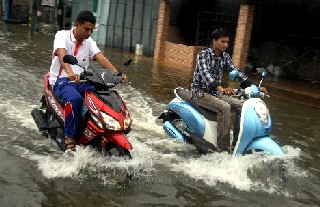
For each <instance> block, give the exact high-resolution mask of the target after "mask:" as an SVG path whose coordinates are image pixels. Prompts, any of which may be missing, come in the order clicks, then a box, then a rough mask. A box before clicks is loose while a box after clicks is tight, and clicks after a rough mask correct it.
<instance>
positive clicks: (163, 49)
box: [154, 0, 254, 70]
mask: <svg viewBox="0 0 320 207" xmlns="http://www.w3.org/2000/svg"><path fill="white" fill-rule="evenodd" d="M169 18H170V3H169V2H167V1H164V0H161V2H160V8H159V17H158V27H157V36H156V45H155V50H154V59H155V60H163V61H171V62H174V63H177V64H181V65H183V66H186V67H194V65H195V61H196V55H197V53H198V52H199V51H201V50H202V49H204V48H205V47H202V46H186V45H182V44H175V43H172V42H168V41H167V37H168V29H169ZM253 18H254V6H252V5H241V6H240V11H239V18H238V26H237V32H236V38H235V42H234V50H233V56H232V58H233V61H234V64H235V65H236V66H237V67H239V68H240V69H242V70H245V66H246V63H247V57H248V52H249V45H250V39H251V31H252V25H253Z"/></svg>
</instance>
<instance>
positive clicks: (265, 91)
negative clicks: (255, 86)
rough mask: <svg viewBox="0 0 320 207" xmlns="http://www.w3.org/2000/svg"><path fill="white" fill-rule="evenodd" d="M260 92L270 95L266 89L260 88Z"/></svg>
mask: <svg viewBox="0 0 320 207" xmlns="http://www.w3.org/2000/svg"><path fill="white" fill-rule="evenodd" d="M259 90H260V91H261V92H263V93H265V94H267V93H268V90H267V89H266V88H265V87H260V88H259Z"/></svg>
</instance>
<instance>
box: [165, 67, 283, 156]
mask: <svg viewBox="0 0 320 207" xmlns="http://www.w3.org/2000/svg"><path fill="white" fill-rule="evenodd" d="M265 75H266V74H265V73H263V74H262V78H261V81H260V84H259V87H260V85H261V83H262V81H263V78H264V76H265ZM237 76H238V71H236V70H234V71H232V72H230V74H229V78H230V79H231V80H235V79H236V78H237ZM174 93H175V94H176V98H174V99H173V100H172V101H171V102H170V103H169V104H168V105H167V106H166V109H165V110H164V112H163V113H162V114H161V115H160V116H159V119H162V120H163V129H164V130H165V131H166V133H167V134H169V135H170V136H171V137H173V138H176V139H179V140H181V141H186V142H188V143H190V144H194V145H195V146H196V148H197V149H198V151H199V152H200V153H201V154H207V153H210V152H214V151H216V148H215V146H217V114H216V113H215V112H212V111H209V110H207V109H205V108H202V107H199V106H196V105H195V104H193V103H192V101H191V92H190V91H188V90H186V89H183V88H176V89H175V90H174ZM234 94H235V95H234V97H237V98H239V99H242V100H244V103H243V107H242V110H241V117H240V132H239V135H238V141H237V143H236V145H235V147H234V150H233V155H244V154H251V153H254V152H259V153H265V154H284V151H283V149H282V148H281V146H279V145H278V144H277V143H276V142H275V141H274V140H273V139H271V137H270V136H269V135H270V133H271V129H272V122H271V117H270V114H269V110H268V108H267V106H266V104H265V103H264V102H263V101H262V100H261V99H260V98H263V97H264V96H265V94H264V93H262V92H260V91H259V88H258V87H257V86H255V85H251V86H250V87H248V88H246V89H235V90H234Z"/></svg>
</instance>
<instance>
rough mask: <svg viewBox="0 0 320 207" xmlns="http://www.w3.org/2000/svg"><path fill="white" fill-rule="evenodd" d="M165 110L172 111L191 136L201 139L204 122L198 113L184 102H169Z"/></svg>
mask: <svg viewBox="0 0 320 207" xmlns="http://www.w3.org/2000/svg"><path fill="white" fill-rule="evenodd" d="M167 108H168V109H170V110H172V111H174V112H175V113H176V114H177V115H178V116H179V117H181V119H182V120H183V121H184V122H185V124H186V129H187V130H188V131H189V132H190V133H193V134H196V135H198V136H199V137H203V135H204V132H205V122H204V120H203V117H202V115H201V113H199V111H197V110H196V109H195V108H194V107H192V106H191V105H190V104H189V103H188V102H185V101H171V102H170V103H169V104H168V105H167Z"/></svg>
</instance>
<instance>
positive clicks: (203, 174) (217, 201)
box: [0, 23, 320, 207]
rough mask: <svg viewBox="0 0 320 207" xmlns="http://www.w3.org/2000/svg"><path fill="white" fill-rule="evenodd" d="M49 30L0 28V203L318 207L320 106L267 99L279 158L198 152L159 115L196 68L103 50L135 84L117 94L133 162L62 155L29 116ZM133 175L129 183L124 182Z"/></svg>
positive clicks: (47, 52) (44, 67) (90, 154)
mask: <svg viewBox="0 0 320 207" xmlns="http://www.w3.org/2000/svg"><path fill="white" fill-rule="evenodd" d="M53 37H54V36H53V34H44V33H39V34H34V35H33V36H31V35H30V33H29V31H28V28H27V27H25V26H23V25H8V24H3V23H1V24H0V48H1V50H0V74H1V75H0V117H1V118H0V143H1V145H0V186H1V187H0V206H4V207H11V206H16V207H20V206H21V207H22V206H32V207H37V206H52V207H54V206H88V207H89V206H90V207H91V206H117V207H118V206H139V207H141V206H146V207H147V206H148V207H149V206H233V207H234V206H318V205H319V202H320V153H319V148H320V139H319V137H320V119H319V117H320V110H319V109H318V108H315V107H311V106H308V105H305V104H299V103H296V102H292V101H288V100H284V99H279V98H276V97H274V96H272V93H270V95H271V98H269V99H266V100H265V101H266V103H267V105H268V106H269V110H270V113H271V115H272V118H273V124H274V125H273V133H272V136H273V137H274V139H275V140H277V141H278V142H279V143H281V144H282V145H283V147H284V149H285V151H286V155H285V156H283V157H277V156H260V155H248V156H243V157H232V156H231V155H228V154H224V153H222V154H218V153H215V154H210V155H207V156H200V155H198V153H197V151H196V149H195V148H194V147H193V146H190V145H188V144H185V143H180V142H177V141H175V140H173V139H171V138H170V137H168V136H167V135H166V134H165V133H164V132H163V130H162V127H161V124H160V123H159V122H158V121H157V116H158V115H159V114H160V113H161V112H162V110H163V108H164V107H165V104H166V103H167V102H168V101H170V100H171V99H172V98H173V92H172V91H173V89H174V88H175V87H177V86H183V87H189V86H190V83H191V79H192V70H186V69H179V68H173V67H169V66H161V65H159V64H156V63H154V62H153V59H152V58H150V57H141V56H134V54H130V53H125V52H121V51H119V50H115V49H109V48H103V51H104V54H105V55H106V56H107V57H108V58H109V59H110V60H111V62H113V63H114V65H116V66H118V67H120V66H121V64H122V63H123V62H124V61H125V60H127V59H128V58H133V63H132V65H131V66H130V67H129V68H128V69H127V71H126V73H127V74H128V76H129V78H130V81H131V83H132V84H131V85H119V86H117V90H118V91H119V93H120V94H121V96H122V97H123V99H124V101H125V102H126V103H127V106H128V108H129V111H130V113H131V116H132V118H133V120H134V122H133V129H132V131H131V132H130V134H129V136H128V139H129V141H130V142H131V144H132V146H133V151H132V156H133V159H132V160H129V161H125V160H122V159H116V158H112V159H108V160H107V159H105V158H103V157H101V156H99V155H98V154H96V153H95V152H94V151H92V150H90V149H88V148H87V149H81V150H79V151H78V152H77V155H76V156H75V157H74V158H66V157H63V156H62V154H63V153H62V152H61V151H59V149H58V147H57V146H56V145H55V143H53V142H52V141H50V140H48V139H45V138H43V137H42V136H41V135H40V134H39V133H38V131H37V129H36V126H35V124H34V122H33V119H32V117H31V115H30V112H31V110H32V109H33V108H34V107H36V106H37V104H38V101H39V100H40V97H41V95H42V81H43V77H44V75H45V74H46V72H47V71H48V68H49V66H50V59H51V53H52V41H53ZM128 172H129V173H131V174H134V177H135V178H134V179H133V180H132V182H130V183H123V182H122V180H120V179H119V177H121V175H125V174H127V173H128Z"/></svg>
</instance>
